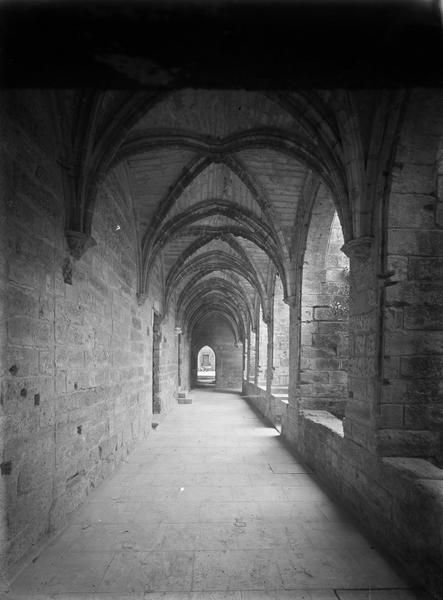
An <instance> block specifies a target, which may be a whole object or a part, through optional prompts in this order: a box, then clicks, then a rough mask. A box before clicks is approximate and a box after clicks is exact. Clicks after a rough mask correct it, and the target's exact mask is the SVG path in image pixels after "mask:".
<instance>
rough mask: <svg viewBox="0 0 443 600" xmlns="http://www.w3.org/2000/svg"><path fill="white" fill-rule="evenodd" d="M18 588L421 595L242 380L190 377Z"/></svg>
mask: <svg viewBox="0 0 443 600" xmlns="http://www.w3.org/2000/svg"><path fill="white" fill-rule="evenodd" d="M192 396H193V404H190V405H181V406H178V407H177V409H176V410H174V411H173V412H172V413H170V414H169V415H168V416H167V417H166V418H165V419H164V420H163V421H162V422H161V424H160V426H159V427H158V428H157V430H155V431H153V432H152V435H150V437H149V438H148V439H147V440H146V441H145V442H144V443H143V445H142V446H141V447H139V448H138V450H137V451H136V452H134V453H133V454H132V455H131V456H130V457H129V460H128V462H127V463H126V464H124V465H123V466H122V467H121V468H120V469H119V470H118V472H116V473H115V474H114V476H113V477H112V478H111V479H110V480H109V481H108V482H107V483H105V484H103V485H102V486H101V487H100V488H99V489H98V490H96V491H95V492H94V493H92V494H91V495H90V496H89V498H88V501H87V503H86V504H85V505H84V506H83V507H82V508H81V509H80V510H79V511H78V512H77V513H76V514H75V515H74V517H73V519H72V523H71V525H70V526H69V527H68V528H67V529H66V530H65V531H64V532H63V533H62V534H61V535H60V536H59V537H58V538H56V539H55V540H54V541H53V542H52V543H51V544H50V545H49V546H48V547H46V549H45V550H44V551H43V552H42V553H41V554H40V556H38V557H37V559H34V562H32V563H31V564H30V565H29V566H28V567H27V568H26V569H25V570H24V571H22V573H21V574H20V576H19V577H18V578H17V580H16V581H15V583H14V584H13V588H12V592H11V593H10V594H8V597H9V598H14V599H15V598H32V599H33V600H34V599H37V598H42V599H43V598H52V597H53V596H54V597H56V598H60V599H62V598H63V599H67V598H69V599H70V600H74V599H76V600H80V599H81V600H84V599H86V598H88V599H91V600H92V599H93V600H98V599H100V600H101V599H105V598H106V599H111V598H112V599H114V598H115V599H117V598H118V599H123V600H124V599H126V598H127V599H131V600H135V599H141V598H146V600H160V599H164V600H209V599H211V600H222V599H223V600H290V599H291V600H338V599H339V600H412V599H417V598H420V599H421V598H424V596H422V595H421V594H419V593H418V592H415V593H414V592H412V591H411V590H408V589H407V588H408V584H407V583H406V581H405V580H404V579H403V578H402V576H401V575H399V573H398V572H396V570H395V569H394V568H393V566H392V565H391V564H389V563H388V562H387V561H386V560H385V558H383V557H382V556H381V555H380V553H379V552H378V551H377V550H375V549H373V548H372V547H371V545H370V543H369V542H368V541H367V540H366V539H365V537H364V536H363V535H362V534H361V533H360V531H359V530H358V529H357V528H356V526H355V524H354V523H353V522H352V521H351V520H350V519H349V518H348V516H347V515H346V514H344V513H343V512H342V510H341V509H340V508H339V507H338V506H337V505H336V504H335V503H334V502H333V500H331V498H330V497H329V496H328V495H327V494H326V493H325V492H324V491H323V489H322V488H321V487H320V486H319V485H318V484H317V482H316V480H315V478H314V477H313V475H312V474H310V473H309V472H308V471H307V470H306V469H305V468H304V467H303V466H302V465H301V464H300V463H299V462H297V460H296V459H295V458H294V457H293V456H292V455H291V454H290V453H289V452H288V450H287V449H286V448H285V447H284V446H283V445H282V443H281V441H280V439H279V437H278V432H277V431H276V430H275V429H273V428H270V427H267V426H265V425H264V424H263V422H262V421H261V420H260V418H258V417H257V416H256V414H255V413H254V412H253V411H252V410H251V408H250V407H249V406H248V405H247V404H246V402H245V401H244V400H243V399H242V398H241V397H240V396H239V395H238V394H232V393H231V394H229V393H220V392H217V391H215V390H204V389H203V390H194V391H193V393H192Z"/></svg>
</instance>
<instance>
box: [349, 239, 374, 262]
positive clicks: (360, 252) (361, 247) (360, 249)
mask: <svg viewBox="0 0 443 600" xmlns="http://www.w3.org/2000/svg"><path fill="white" fill-rule="evenodd" d="M373 244H374V238H372V237H361V238H357V239H355V240H350V241H349V242H346V244H344V245H343V246H342V247H341V251H342V252H344V253H345V254H346V256H347V257H348V258H351V259H353V258H355V259H357V260H358V261H360V262H366V261H368V260H369V259H370V257H371V251H372V246H373Z"/></svg>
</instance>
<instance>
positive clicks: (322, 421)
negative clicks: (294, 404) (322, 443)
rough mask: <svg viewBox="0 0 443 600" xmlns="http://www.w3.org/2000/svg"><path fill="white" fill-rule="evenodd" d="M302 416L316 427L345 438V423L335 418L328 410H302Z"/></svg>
mask: <svg viewBox="0 0 443 600" xmlns="http://www.w3.org/2000/svg"><path fill="white" fill-rule="evenodd" d="M300 415H301V416H302V417H303V418H304V419H306V420H307V421H311V422H312V423H315V424H316V425H321V426H323V427H325V428H326V429H329V430H330V431H332V432H333V433H335V434H336V435H339V436H340V437H344V431H343V421H341V420H340V419H338V418H337V417H334V415H333V414H332V413H330V412H328V411H327V410H301V411H300Z"/></svg>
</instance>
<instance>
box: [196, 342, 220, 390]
mask: <svg viewBox="0 0 443 600" xmlns="http://www.w3.org/2000/svg"><path fill="white" fill-rule="evenodd" d="M216 365H217V361H216V357H215V352H214V350H213V349H212V348H211V347H210V346H203V347H202V348H201V349H200V351H199V353H198V356H197V384H198V385H204V386H215V381H216Z"/></svg>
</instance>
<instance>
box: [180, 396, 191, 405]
mask: <svg viewBox="0 0 443 600" xmlns="http://www.w3.org/2000/svg"><path fill="white" fill-rule="evenodd" d="M178 403H179V404H192V398H183V397H180V394H179V396H178Z"/></svg>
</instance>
